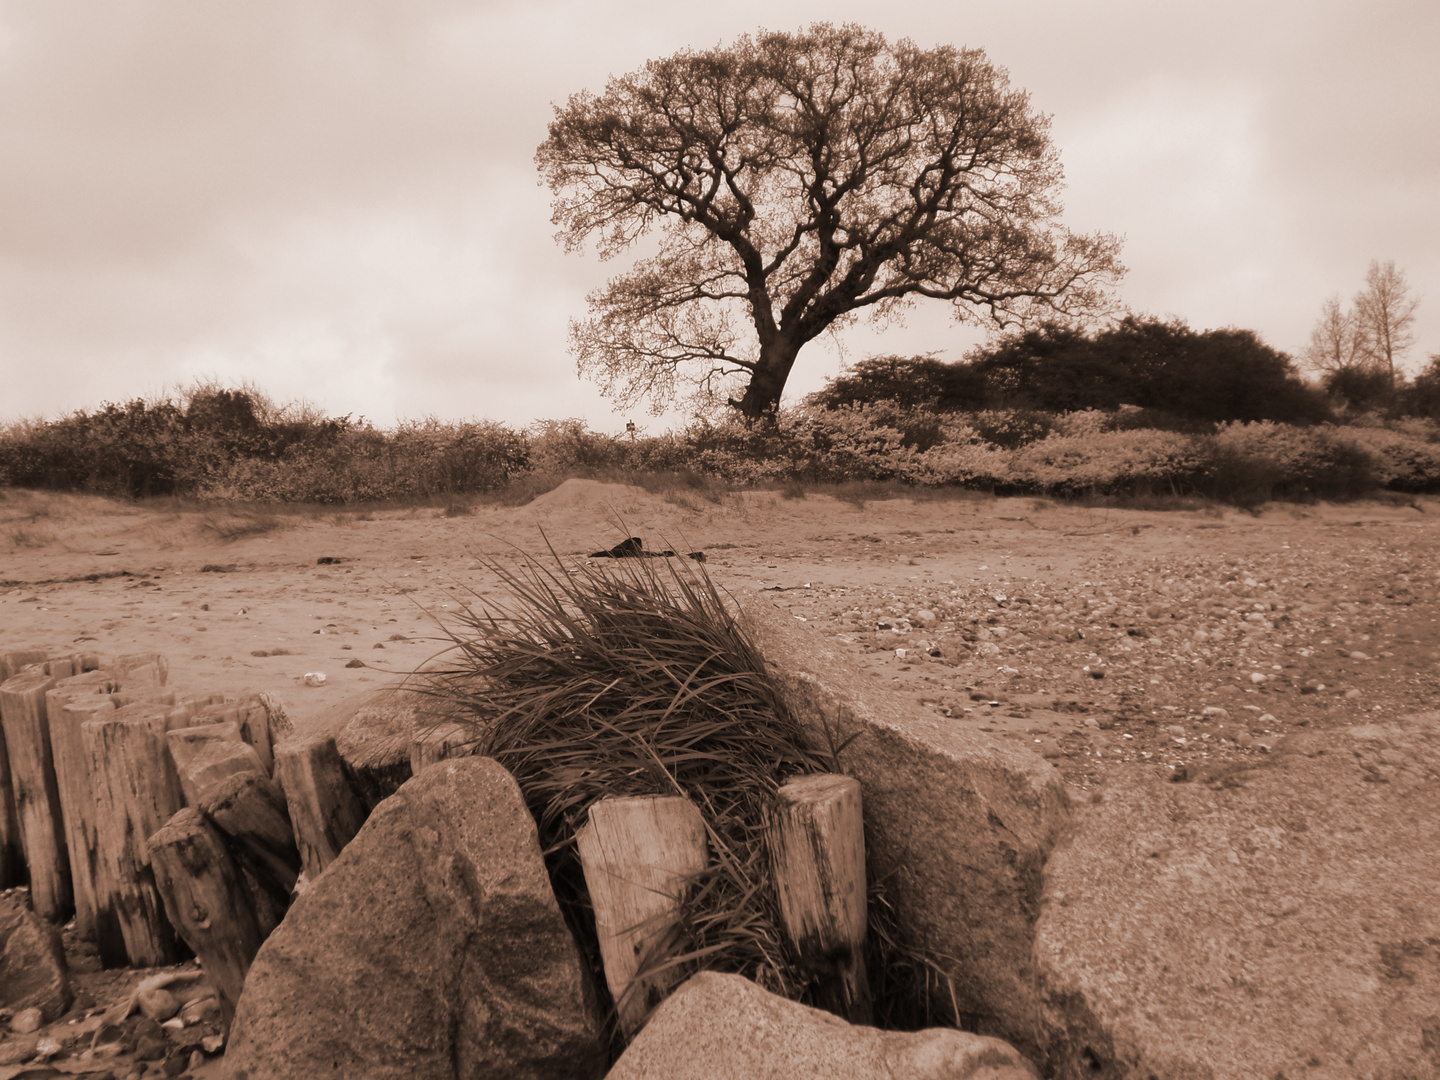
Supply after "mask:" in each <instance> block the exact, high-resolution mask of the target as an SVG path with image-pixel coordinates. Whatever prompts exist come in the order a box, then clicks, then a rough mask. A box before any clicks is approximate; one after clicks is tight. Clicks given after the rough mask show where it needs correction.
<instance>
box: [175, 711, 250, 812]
mask: <svg viewBox="0 0 1440 1080" xmlns="http://www.w3.org/2000/svg"><path fill="white" fill-rule="evenodd" d="M165 741H166V743H167V744H168V745H169V747H170V756H171V757H172V758H173V759H174V761H175V771H176V773H177V774H178V775H179V778H180V789H181V791H182V792H183V793H184V795H185V802H186V804H187V805H189V806H198V805H200V802H201V800H203V799H204V798H205V793H206V792H207V791H209V789H210V788H212V787H214V786H215V785H216V784H218V783H219V782H220V781H221V780H224V779H225V778H226V777H227V776H234V775H235V774H236V773H242V772H258V773H261V774H264V772H265V766H264V764H263V763H262V762H261V761H260V757H259V755H258V754H256V753H255V750H254V749H253V748H252V747H250V746H247V745H246V744H245V743H244V742H243V741H242V740H241V738H240V725H239V724H236V723H233V722H232V723H227V724H201V725H199V726H198V727H185V728H175V729H174V730H172V731H169V732H167V733H166V736H165Z"/></svg>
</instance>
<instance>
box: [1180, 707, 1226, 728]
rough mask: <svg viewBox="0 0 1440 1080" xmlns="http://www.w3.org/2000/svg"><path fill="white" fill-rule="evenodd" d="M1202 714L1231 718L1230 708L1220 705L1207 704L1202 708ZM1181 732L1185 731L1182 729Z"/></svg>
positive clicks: (1220, 718)
mask: <svg viewBox="0 0 1440 1080" xmlns="http://www.w3.org/2000/svg"><path fill="white" fill-rule="evenodd" d="M1200 715H1201V716H1208V717H1209V718H1210V719H1212V720H1229V719H1230V710H1228V709H1222V708H1221V707H1220V706H1219V705H1206V706H1205V708H1203V709H1201V710H1200ZM1180 734H1182V735H1183V734H1185V732H1184V731H1181V732H1180Z"/></svg>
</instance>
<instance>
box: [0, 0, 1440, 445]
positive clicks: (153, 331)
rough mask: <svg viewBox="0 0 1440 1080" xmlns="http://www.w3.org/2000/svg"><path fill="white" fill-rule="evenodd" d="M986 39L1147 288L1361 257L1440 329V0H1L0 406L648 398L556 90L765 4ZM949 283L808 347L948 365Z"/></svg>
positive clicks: (410, 412)
mask: <svg viewBox="0 0 1440 1080" xmlns="http://www.w3.org/2000/svg"><path fill="white" fill-rule="evenodd" d="M822 19H824V20H829V21H832V22H845V21H854V22H859V23H862V24H864V25H866V26H868V27H869V28H871V29H874V30H878V31H880V32H881V33H883V34H885V35H886V36H887V37H888V38H891V39H892V40H893V39H896V38H904V37H908V38H911V39H913V40H914V41H916V42H917V43H919V44H921V45H922V46H931V45H937V44H953V45H964V46H971V47H979V48H982V49H984V50H985V52H986V53H987V55H988V56H989V58H990V59H991V60H992V61H993V62H994V63H996V64H998V65H1000V66H1002V67H1005V68H1006V69H1008V71H1009V73H1010V78H1011V82H1012V84H1013V85H1015V86H1018V87H1022V88H1024V89H1025V90H1027V91H1029V93H1030V95H1031V100H1032V103H1033V105H1034V106H1035V107H1036V108H1037V109H1039V110H1040V111H1042V112H1045V113H1048V114H1050V115H1051V116H1052V117H1053V129H1052V131H1053V137H1054V140H1055V142H1056V144H1057V145H1058V147H1059V148H1060V152H1061V156H1062V161H1063V162H1064V166H1065V171H1066V182H1067V187H1066V190H1065V191H1064V193H1063V195H1062V199H1063V202H1064V204H1065V215H1064V218H1063V220H1064V222H1065V224H1066V225H1068V226H1069V227H1070V228H1072V229H1074V230H1076V231H1080V232H1091V231H1096V230H1101V231H1105V232H1112V233H1116V234H1119V235H1121V236H1123V237H1124V238H1125V244H1124V249H1123V253H1122V259H1123V261H1124V263H1125V264H1126V265H1127V266H1128V267H1129V273H1128V274H1127V276H1126V277H1125V279H1124V280H1123V281H1122V282H1121V284H1120V286H1119V290H1118V292H1119V299H1120V300H1121V302H1122V303H1123V304H1124V305H1125V306H1126V307H1128V308H1129V309H1130V310H1132V311H1135V312H1138V313H1143V314H1150V315H1157V316H1162V317H1170V316H1178V317H1180V318H1183V319H1184V320H1186V321H1187V322H1188V323H1189V324H1190V325H1191V326H1192V327H1195V328H1197V329H1207V328H1215V327H1228V326H1236V327H1244V328H1249V329H1253V330H1256V331H1257V332H1258V333H1259V334H1260V335H1261V337H1262V338H1263V339H1264V340H1265V341H1266V342H1267V343H1269V344H1270V345H1272V346H1274V347H1276V348H1278V349H1281V350H1284V351H1286V352H1289V353H1291V354H1296V353H1298V352H1299V351H1300V350H1301V349H1303V347H1304V345H1305V343H1306V341H1307V340H1308V337H1309V333H1310V329H1311V327H1312V326H1313V324H1314V322H1315V320H1316V319H1317V318H1318V316H1319V314H1320V307H1321V304H1322V302H1323V301H1324V300H1325V299H1326V298H1327V297H1328V296H1331V295H1334V294H1339V296H1340V297H1341V298H1342V300H1347V301H1348V300H1349V299H1350V298H1351V297H1352V296H1353V295H1354V293H1355V292H1356V291H1357V290H1358V289H1359V288H1360V287H1361V286H1362V284H1363V281H1364V276H1365V271H1366V267H1367V265H1368V264H1369V262H1370V260H1372V259H1381V260H1392V259H1393V260H1394V261H1395V263H1396V265H1397V266H1398V267H1399V268H1400V269H1401V270H1403V271H1404V272H1405V273H1406V275H1407V278H1408V280H1409V283H1410V285H1411V286H1412V288H1413V290H1414V292H1415V293H1416V294H1417V295H1418V296H1419V298H1420V306H1419V309H1418V312H1417V321H1416V323H1415V327H1414V332H1415V339H1416V340H1415V345H1414V347H1413V348H1412V349H1411V350H1410V353H1409V355H1408V358H1407V361H1406V363H1405V366H1406V367H1407V368H1408V369H1409V370H1411V371H1413V370H1415V369H1417V368H1418V367H1419V366H1421V365H1422V364H1423V363H1424V362H1425V359H1426V357H1427V356H1429V355H1430V354H1433V353H1440V63H1436V61H1435V57H1436V55H1440V4H1437V3H1436V2H1435V0H1275V2H1267V0H1244V2H1232V0H1206V2H1204V3H1200V2H1190V0H1009V2H1007V3H994V2H993V0H991V2H986V3H978V2H972V0H935V2H931V3H908V2H905V0H890V2H888V3H885V4H876V3H874V2H873V0H871V2H867V3H859V2H852V0H824V2H823V3H822V2H808V0H766V2H764V3H754V2H749V0H730V2H727V3H725V4H679V3H653V2H648V0H646V2H641V0H631V2H605V0H584V2H554V0H525V2H522V3H507V2H479V0H477V2H469V3H461V2H451V0H245V2H244V3H235V2H234V0H83V2H78V0H0V422H9V421H13V420H17V419H32V418H39V417H55V416H58V415H62V414H65V413H67V412H70V411H72V410H75V409H91V408H95V407H97V406H99V405H100V404H101V403H102V402H105V401H117V402H118V401H128V400H130V399H133V398H136V397H154V396H157V395H161V394H165V393H171V392H174V391H176V390H177V389H179V388H181V387H184V386H186V385H191V384H193V383H195V382H196V381H197V380H209V381H215V382H219V383H222V384H226V385H240V384H242V383H248V384H251V385H254V386H256V387H258V388H259V389H261V390H262V391H264V392H265V393H266V394H267V395H269V397H271V398H272V399H274V400H275V401H277V402H281V403H283V402H289V401H304V402H308V403H309V404H311V405H312V406H315V407H317V408H319V409H321V410H323V411H324V412H326V413H328V414H332V415H340V414H346V413H348V414H351V415H353V416H364V417H366V418H368V419H370V420H371V421H372V422H374V423H376V424H377V425H380V426H389V425H391V424H393V423H395V422H397V421H399V420H416V419H422V418H425V417H430V416H434V417H438V418H440V419H442V420H462V419H470V418H488V419H493V420H501V421H505V422H507V423H512V424H525V423H528V422H530V421H532V420H534V419H536V418H541V417H544V418H552V419H558V418H564V417H579V418H583V419H586V420H587V421H589V422H590V423H591V424H592V425H593V426H595V427H596V428H598V429H601V430H616V429H618V428H621V427H623V426H624V424H625V422H626V420H627V419H633V420H635V421H636V422H637V423H638V424H639V425H640V426H641V428H642V430H650V431H654V430H658V429H659V428H661V427H664V426H666V425H667V424H669V423H673V422H675V421H677V419H679V418H678V417H676V416H675V415H669V416H665V417H660V418H653V417H649V416H647V415H646V414H645V413H644V411H643V410H634V409H632V410H631V411H630V412H622V413H617V412H615V411H613V410H612V408H611V405H610V403H609V402H608V401H607V400H606V399H604V398H603V397H602V396H601V395H600V393H599V392H598V390H597V388H596V387H595V386H594V385H593V384H591V383H589V382H585V381H582V380H581V379H580V378H579V376H578V375H577V374H576V371H575V363H574V359H573V357H571V356H570V354H569V353H568V351H567V340H566V338H567V328H568V324H569V321H570V320H571V319H573V318H577V317H582V316H583V315H584V314H585V311H586V305H585V295H586V293H587V292H589V291H591V290H593V289H595V288H598V287H599V286H601V285H602V284H603V283H604V282H605V281H606V280H607V279H608V277H609V276H611V275H613V274H614V273H615V272H617V270H618V269H619V268H621V267H622V266H623V263H619V262H611V263H603V262H601V261H600V260H599V259H598V258H597V257H596V256H595V254H594V251H593V249H590V250H589V251H586V252H582V253H569V254H567V253H566V252H565V251H564V250H563V248H562V247H561V245H559V244H558V243H556V242H555V239H554V232H555V227H554V226H553V225H552V224H551V222H550V198H551V196H550V192H549V191H548V189H545V188H543V187H541V186H540V185H539V180H538V174H537V172H536V169H535V165H534V153H535V149H536V147H537V146H538V145H539V144H540V143H541V142H542V141H543V140H544V138H545V136H546V126H547V124H548V123H549V121H550V119H551V117H552V115H553V107H554V106H555V105H557V104H563V103H564V102H565V101H566V100H567V99H568V97H569V96H570V95H571V94H573V93H575V92H577V91H581V90H591V91H597V92H598V91H601V90H603V89H604V86H605V83H606V80H607V79H608V78H609V77H610V76H612V75H622V74H625V73H627V72H630V71H633V70H636V69H638V68H641V67H643V65H644V63H645V62H646V60H648V59H652V58H657V57H662V56H668V55H671V54H673V53H675V52H678V51H680V50H682V49H686V48H694V49H705V48H710V47H713V46H715V45H717V44H720V43H722V42H728V41H731V40H733V39H734V38H735V37H736V36H738V35H740V34H742V33H754V32H755V31H756V30H758V29H761V28H765V29H770V30H794V29H799V28H801V27H803V26H806V25H808V24H809V23H811V22H814V21H817V20H822ZM982 340H983V333H982V332H980V331H978V330H976V329H975V328H973V327H970V326H962V325H958V324H957V323H956V322H955V320H954V316H953V313H952V311H951V309H950V308H949V306H948V305H946V304H943V303H940V304H931V305H929V306H923V307H916V308H915V309H914V310H913V311H912V312H911V314H910V315H909V317H908V318H907V320H906V322H905V325H903V326H894V325H891V326H889V327H886V328H883V329H881V328H875V327H871V326H868V325H866V324H864V323H862V324H860V325H859V326H856V327H854V328H853V329H851V330H847V331H846V332H845V333H844V334H843V335H841V336H840V338H839V339H838V340H836V341H831V340H828V339H821V340H818V341H816V342H814V343H812V344H811V345H810V346H807V348H806V350H805V351H804V352H802V353H801V356H800V359H799V361H798V363H797V366H796V370H795V372H794V374H793V375H792V378H791V381H790V386H789V393H788V395H787V397H788V398H793V397H798V396H799V395H801V394H804V393H807V392H809V391H811V390H814V389H817V388H819V387H820V386H822V385H823V383H824V380H825V378H826V377H827V376H834V375H836V374H837V373H838V372H839V371H840V370H841V365H842V364H844V363H854V362H855V361H857V360H862V359H864V358H866V357H867V356H870V355H876V354H903V355H913V354H918V353H934V354H935V355H937V356H939V357H940V358H942V359H946V360H957V359H960V358H961V356H962V355H963V354H964V353H965V351H966V350H967V349H969V348H971V347H972V346H973V345H975V344H976V343H978V342H980V341H982Z"/></svg>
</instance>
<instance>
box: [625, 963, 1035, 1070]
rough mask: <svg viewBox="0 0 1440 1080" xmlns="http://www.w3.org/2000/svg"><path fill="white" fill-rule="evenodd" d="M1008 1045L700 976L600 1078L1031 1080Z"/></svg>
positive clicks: (737, 980) (745, 982) (728, 978)
mask: <svg viewBox="0 0 1440 1080" xmlns="http://www.w3.org/2000/svg"><path fill="white" fill-rule="evenodd" d="M1038 1076H1039V1074H1038V1073H1037V1072H1036V1071H1035V1069H1034V1067H1033V1066H1032V1065H1031V1064H1030V1063H1029V1062H1028V1061H1026V1060H1025V1059H1024V1058H1023V1057H1021V1056H1020V1054H1019V1053H1017V1052H1016V1050H1015V1048H1014V1047H1012V1046H1009V1045H1007V1044H1006V1043H1004V1042H1001V1041H1000V1040H999V1039H993V1038H989V1037H987V1036H984V1035H972V1034H969V1033H967V1032H963V1031H956V1030H955V1029H953V1028H930V1029H928V1030H925V1031H916V1032H897V1031H881V1030H879V1029H878V1028H873V1027H860V1026H855V1025H851V1024H847V1023H846V1022H845V1021H844V1020H841V1019H840V1018H839V1017H837V1016H834V1015H832V1014H830V1013H828V1012H822V1011H821V1010H819V1009H812V1008H809V1007H808V1006H805V1005H800V1004H797V1003H796V1002H793V1001H787V1000H786V999H785V998H782V997H778V996H776V995H774V994H771V993H769V992H768V991H766V990H763V989H761V988H760V987H759V986H757V985H755V984H754V983H753V982H751V981H750V980H749V979H745V978H743V977H741V976H739V975H721V974H717V973H715V972H702V973H700V974H698V975H694V976H691V978H690V979H689V980H688V981H687V982H686V983H685V984H684V985H683V986H681V987H680V988H679V989H678V990H676V991H675V993H673V994H671V995H670V997H669V998H667V999H666V1000H665V1002H664V1003H663V1004H662V1005H661V1006H660V1007H659V1008H658V1009H657V1010H656V1011H655V1013H654V1015H653V1016H651V1018H650V1021H649V1023H647V1024H646V1025H645V1027H644V1028H643V1029H642V1030H641V1031H640V1034H639V1035H637V1036H636V1037H635V1040H634V1041H633V1042H632V1043H631V1044H630V1046H629V1047H628V1048H627V1049H626V1051H625V1053H624V1054H623V1055H621V1057H620V1060H619V1061H617V1062H616V1063H615V1067H614V1068H613V1069H611V1070H610V1072H609V1074H607V1077H606V1080H832V1078H834V1077H845V1078H846V1080H894V1078H897V1077H904V1078H906V1080H1037V1078H1038Z"/></svg>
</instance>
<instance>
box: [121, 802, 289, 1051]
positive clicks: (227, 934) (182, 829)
mask: <svg viewBox="0 0 1440 1080" xmlns="http://www.w3.org/2000/svg"><path fill="white" fill-rule="evenodd" d="M148 854H149V859H150V865H151V866H152V867H154V871H155V883H156V886H157V887H158V888H159V891H160V895H161V896H162V897H164V902H165V910H166V911H167V912H168V913H169V916H170V921H171V922H172V923H173V924H174V925H175V928H176V929H177V930H178V931H179V933H180V936H181V937H182V938H184V939H185V943H186V944H187V945H189V946H190V948H192V949H193V950H195V955H196V956H197V957H199V958H200V963H201V964H202V965H203V966H204V968H205V975H206V977H207V978H208V979H209V980H210V981H211V982H212V983H213V984H214V986H215V990H216V994H217V996H218V997H219V999H220V1014H221V1017H222V1019H223V1020H224V1023H225V1030H226V1031H227V1032H228V1031H229V1029H230V1021H231V1020H233V1019H234V1017H235V1003H236V1002H237V1001H239V1000H240V991H241V989H242V988H243V987H244V985H245V976H246V974H247V973H248V972H249V971H250V964H251V962H252V961H253V960H254V959H255V954H256V953H257V952H259V951H260V945H261V943H262V942H263V941H264V937H263V936H262V935H261V933H260V927H259V925H258V924H257V922H256V919H255V911H254V909H253V908H252V907H251V903H250V893H249V890H247V889H246V888H245V883H244V881H243V880H242V879H241V875H240V870H239V868H238V867H237V866H236V865H235V862H234V860H232V859H231V857H230V853H229V852H228V851H227V850H226V848H225V844H224V843H223V842H222V841H221V839H220V836H219V834H218V833H217V832H216V830H215V828H214V826H212V825H211V824H210V823H209V822H208V821H206V820H205V816H204V815H203V814H201V813H200V811H199V810H197V809H195V808H194V807H193V806H191V807H186V808H185V809H183V810H181V811H179V812H178V813H176V814H175V815H174V817H172V818H171V819H170V820H169V821H168V822H166V824H165V825H164V826H163V827H162V828H160V829H159V830H158V831H156V832H155V834H154V835H153V836H151V837H150V840H149V844H148Z"/></svg>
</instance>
